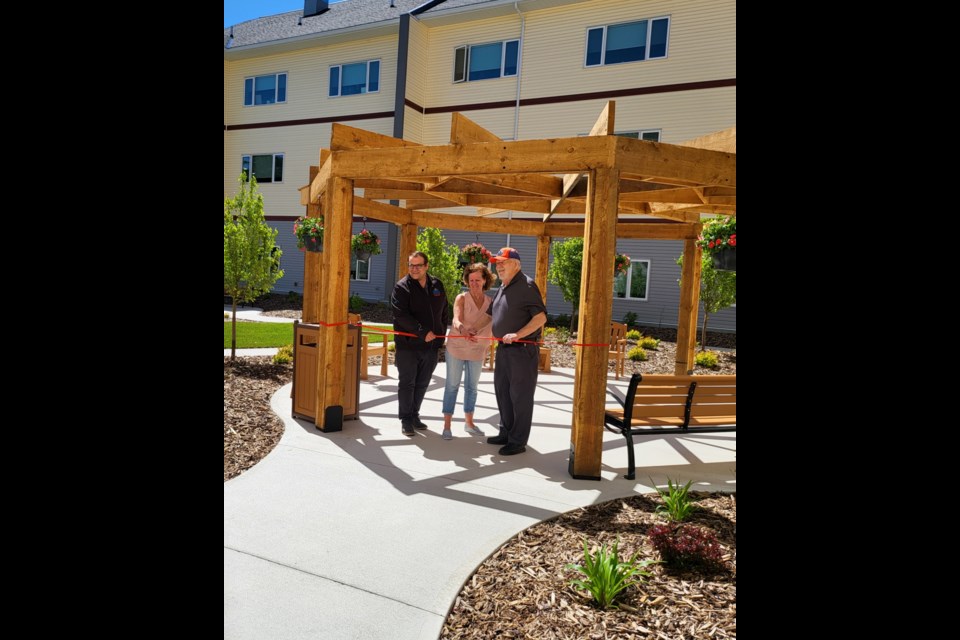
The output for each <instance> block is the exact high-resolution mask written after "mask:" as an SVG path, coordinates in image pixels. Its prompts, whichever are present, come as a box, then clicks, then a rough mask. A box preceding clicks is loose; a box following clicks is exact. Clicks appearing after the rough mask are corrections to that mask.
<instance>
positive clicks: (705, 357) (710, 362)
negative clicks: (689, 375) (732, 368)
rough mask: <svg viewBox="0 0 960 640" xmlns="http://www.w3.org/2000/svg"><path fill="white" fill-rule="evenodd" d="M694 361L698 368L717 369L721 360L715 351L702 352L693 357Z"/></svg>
mask: <svg viewBox="0 0 960 640" xmlns="http://www.w3.org/2000/svg"><path fill="white" fill-rule="evenodd" d="M693 361H694V362H695V363H696V364H697V365H698V366H701V367H708V368H710V369H716V368H717V366H718V363H719V361H720V359H719V358H718V357H717V354H716V353H714V352H713V351H700V352H698V353H697V355H695V356H694V357H693Z"/></svg>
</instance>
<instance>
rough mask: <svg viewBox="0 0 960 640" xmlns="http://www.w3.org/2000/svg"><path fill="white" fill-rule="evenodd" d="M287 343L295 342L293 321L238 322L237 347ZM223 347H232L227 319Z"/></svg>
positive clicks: (378, 334) (387, 325)
mask: <svg viewBox="0 0 960 640" xmlns="http://www.w3.org/2000/svg"><path fill="white" fill-rule="evenodd" d="M371 324H372V323H371ZM372 326H377V327H384V328H386V329H392V328H393V325H389V324H372ZM364 333H369V334H371V335H376V336H380V335H381V334H380V333H379V332H377V331H364ZM387 338H388V339H389V340H390V342H393V334H387ZM285 344H293V323H292V322H238V323H237V349H256V348H265V347H282V346H283V345H285ZM223 348H224V349H229V348H230V322H227V321H225V322H224V323H223Z"/></svg>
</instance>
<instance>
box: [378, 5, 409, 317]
mask: <svg viewBox="0 0 960 640" xmlns="http://www.w3.org/2000/svg"><path fill="white" fill-rule="evenodd" d="M409 51H410V14H409V13H404V14H401V16H400V31H399V33H398V35H397V88H396V92H395V93H394V96H393V137H394V138H399V139H400V140H402V139H403V124H404V115H405V114H406V109H405V103H406V98H407V58H408V56H409ZM390 204H392V205H393V206H395V207H396V206H399V205H400V201H399V200H391V201H390ZM387 246H388V247H389V248H390V249H389V250H388V251H387V255H393V256H395V255H397V252H399V251H400V233H399V231H398V230H397V225H395V224H391V225H390V226H389V227H387ZM399 276H400V274H398V273H397V261H396V260H390V261H388V263H387V275H386V280H387V282H396V281H397V280H399V279H400V277H399ZM383 295H384V299H385V300H389V299H390V297H389V293H388V288H387V287H384V289H383Z"/></svg>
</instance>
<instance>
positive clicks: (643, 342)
mask: <svg viewBox="0 0 960 640" xmlns="http://www.w3.org/2000/svg"><path fill="white" fill-rule="evenodd" d="M637 345H638V346H641V347H643V348H644V349H652V350H653V351H656V350H657V348H658V347H659V346H660V340H659V339H657V338H651V337H650V336H644V337H643V338H641V339H640V341H639V342H638V343H637Z"/></svg>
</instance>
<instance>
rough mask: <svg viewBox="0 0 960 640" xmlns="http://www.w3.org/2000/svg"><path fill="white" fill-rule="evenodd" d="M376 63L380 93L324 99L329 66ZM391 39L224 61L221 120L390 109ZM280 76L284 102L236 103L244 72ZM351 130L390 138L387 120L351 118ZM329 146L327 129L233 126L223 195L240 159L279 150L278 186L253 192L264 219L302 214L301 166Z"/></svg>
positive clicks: (230, 188) (230, 190) (227, 139)
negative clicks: (281, 176)
mask: <svg viewBox="0 0 960 640" xmlns="http://www.w3.org/2000/svg"><path fill="white" fill-rule="evenodd" d="M375 59H379V60H380V91H379V92H378V93H367V94H360V95H354V96H344V97H337V98H331V97H329V96H328V95H327V92H328V86H329V80H330V75H329V74H330V66H331V65H334V64H349V63H351V62H359V61H362V60H375ZM396 66H397V38H396V36H384V37H378V38H367V39H358V40H356V41H354V42H350V43H341V44H336V45H330V46H325V47H316V48H313V49H308V50H304V51H297V52H293V53H286V54H277V55H271V56H264V57H262V58H252V59H246V60H238V61H234V62H230V63H229V64H226V63H225V64H224V121H225V123H226V124H227V125H228V126H229V125H237V124H250V123H258V122H278V121H284V120H299V119H305V118H323V117H332V116H338V115H349V114H355V113H378V112H387V111H389V112H392V111H393V107H394V104H393V102H394V95H395V91H396V83H397V80H396ZM280 72H286V73H287V74H288V75H287V102H286V103H284V104H274V105H268V106H262V107H244V106H243V81H244V78H246V77H248V76H252V75H261V74H267V73H280ZM349 124H350V125H352V126H355V127H360V128H363V129H368V130H370V131H375V132H377V133H383V134H386V135H393V118H392V117H391V118H378V119H374V120H355V121H351V122H350V123H349ZM329 146H330V124H314V125H302V126H291V127H267V128H263V129H240V130H231V131H225V132H224V145H223V148H224V154H223V163H224V164H223V182H224V197H227V196H230V195H232V194H234V193H235V192H236V190H237V184H236V180H237V177H238V176H239V175H240V162H241V156H243V155H245V154H261V153H283V154H284V180H283V183H281V184H277V183H268V184H263V185H261V187H260V190H261V192H262V193H263V198H264V206H265V209H266V213H267V215H302V214H303V212H304V208H303V206H302V205H300V194H299V192H298V191H297V187H300V186H303V185H304V184H306V183H307V179H308V177H309V167H310V165H311V164H317V163H318V162H319V154H320V149H321V147H329Z"/></svg>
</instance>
